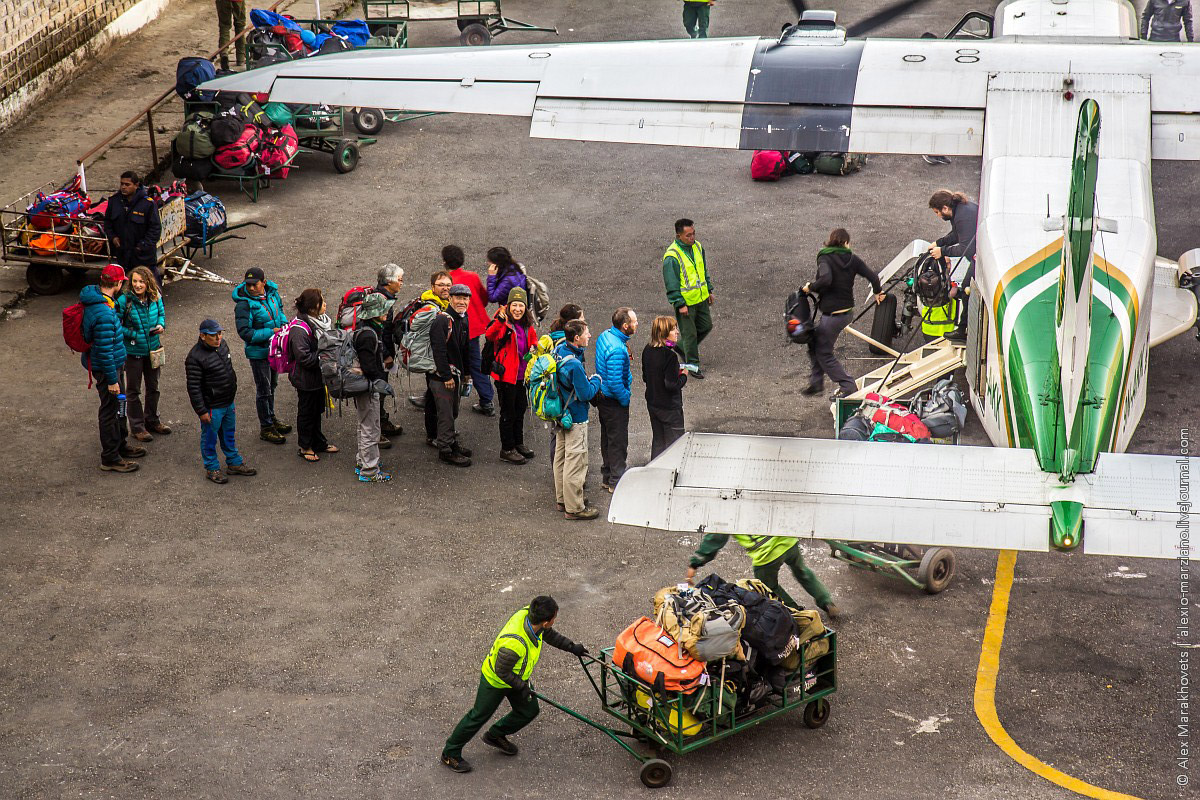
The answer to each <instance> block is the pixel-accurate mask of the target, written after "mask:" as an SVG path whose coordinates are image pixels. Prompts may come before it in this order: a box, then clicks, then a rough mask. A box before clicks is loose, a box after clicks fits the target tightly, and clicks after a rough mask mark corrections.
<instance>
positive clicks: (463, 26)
mask: <svg viewBox="0 0 1200 800" xmlns="http://www.w3.org/2000/svg"><path fill="white" fill-rule="evenodd" d="M456 21H457V22H458V30H459V32H460V33H461V32H462V31H465V30H466V29H467V26H468V25H471V24H472V23H474V22H475V20H473V19H469V18H468V19H460V20H456Z"/></svg>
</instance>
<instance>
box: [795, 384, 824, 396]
mask: <svg viewBox="0 0 1200 800" xmlns="http://www.w3.org/2000/svg"><path fill="white" fill-rule="evenodd" d="M823 388H825V387H824V386H823V385H822V384H820V383H810V384H809V385H808V386H805V387H804V388H803V389H801V390H800V394H802V395H805V396H806V397H812V396H813V395H814V394H820V393H821V390H822V389H823Z"/></svg>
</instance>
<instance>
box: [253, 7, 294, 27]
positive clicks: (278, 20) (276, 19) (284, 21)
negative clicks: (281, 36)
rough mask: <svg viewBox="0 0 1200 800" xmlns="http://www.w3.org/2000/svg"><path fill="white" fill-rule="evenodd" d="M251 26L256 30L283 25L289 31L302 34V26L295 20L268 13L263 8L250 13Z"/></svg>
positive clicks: (272, 12)
mask: <svg viewBox="0 0 1200 800" xmlns="http://www.w3.org/2000/svg"><path fill="white" fill-rule="evenodd" d="M250 24H251V25H253V26H254V27H256V28H270V27H271V26H272V25H282V26H283V27H285V28H287V29H288V30H292V31H295V32H296V33H299V32H300V26H299V25H297V24H296V21H295V20H293V19H288V18H287V17H285V16H283V15H282V14H276V13H275V12H274V11H267V10H266V9H263V8H255V9H252V10H251V11H250Z"/></svg>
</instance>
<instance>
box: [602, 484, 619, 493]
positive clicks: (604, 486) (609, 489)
mask: <svg viewBox="0 0 1200 800" xmlns="http://www.w3.org/2000/svg"><path fill="white" fill-rule="evenodd" d="M600 488H601V489H603V490H604V491H606V492H608V493H609V494H612V493H613V492H614V491H616V488H617V487H616V486H614V485H612V484H611V483H609V482H608V481H605V482H604V483H601V484H600Z"/></svg>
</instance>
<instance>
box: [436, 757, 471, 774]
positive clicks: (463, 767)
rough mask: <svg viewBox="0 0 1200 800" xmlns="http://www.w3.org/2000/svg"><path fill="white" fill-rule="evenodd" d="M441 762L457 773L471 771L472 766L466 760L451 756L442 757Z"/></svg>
mask: <svg viewBox="0 0 1200 800" xmlns="http://www.w3.org/2000/svg"><path fill="white" fill-rule="evenodd" d="M441 761H442V763H443V764H445V765H446V766H447V767H449V768H450V769H452V770H454V771H455V772H470V771H471V764H470V763H469V762H468V761H467V760H466V759H465V758H451V757H450V756H442V758H441Z"/></svg>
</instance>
